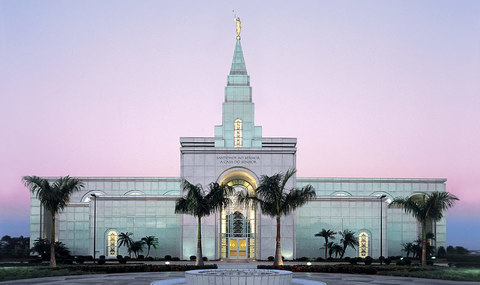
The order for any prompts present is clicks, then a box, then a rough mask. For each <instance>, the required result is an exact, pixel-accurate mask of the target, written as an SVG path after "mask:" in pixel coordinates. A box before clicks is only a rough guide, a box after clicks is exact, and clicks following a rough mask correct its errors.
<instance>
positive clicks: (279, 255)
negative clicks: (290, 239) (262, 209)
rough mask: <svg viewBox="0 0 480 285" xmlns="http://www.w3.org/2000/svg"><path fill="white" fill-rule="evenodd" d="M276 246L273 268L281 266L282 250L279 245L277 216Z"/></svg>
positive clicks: (278, 218)
mask: <svg viewBox="0 0 480 285" xmlns="http://www.w3.org/2000/svg"><path fill="white" fill-rule="evenodd" d="M276 241H277V246H276V248H275V260H274V261H273V266H280V265H283V258H282V248H281V245H280V216H277V238H276Z"/></svg>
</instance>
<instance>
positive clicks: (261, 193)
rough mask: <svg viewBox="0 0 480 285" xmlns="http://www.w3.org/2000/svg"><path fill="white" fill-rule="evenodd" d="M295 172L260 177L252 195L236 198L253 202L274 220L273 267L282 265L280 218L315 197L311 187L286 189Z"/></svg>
mask: <svg viewBox="0 0 480 285" xmlns="http://www.w3.org/2000/svg"><path fill="white" fill-rule="evenodd" d="M295 172H296V170H295V169H289V170H287V172H285V173H277V174H275V175H272V176H267V175H262V176H261V177H260V186H258V188H257V189H256V191H255V194H254V195H250V194H249V193H248V192H246V193H241V194H240V195H239V197H238V198H239V202H240V203H245V204H249V202H253V203H252V204H253V206H254V207H256V205H257V204H260V209H262V213H263V214H265V215H267V216H269V217H272V218H275V219H276V221H277V234H276V239H275V241H276V247H275V257H274V261H273V265H274V266H279V265H283V258H282V249H281V237H280V218H281V217H282V216H286V215H288V214H290V213H291V212H293V211H294V210H295V209H296V208H298V207H300V206H302V205H304V204H305V203H307V202H308V200H310V199H312V198H314V197H315V190H314V189H313V187H312V185H307V186H305V187H303V188H302V189H296V188H292V189H290V190H289V189H286V186H287V182H288V181H289V180H290V178H292V177H293V175H294V174H295Z"/></svg>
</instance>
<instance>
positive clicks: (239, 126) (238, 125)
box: [233, 119, 243, 147]
mask: <svg viewBox="0 0 480 285" xmlns="http://www.w3.org/2000/svg"><path fill="white" fill-rule="evenodd" d="M234 125H235V128H234V145H233V146H234V147H241V146H242V145H243V122H242V120H241V119H236V120H235V124H234Z"/></svg>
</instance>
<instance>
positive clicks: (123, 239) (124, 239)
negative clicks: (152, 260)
mask: <svg viewBox="0 0 480 285" xmlns="http://www.w3.org/2000/svg"><path fill="white" fill-rule="evenodd" d="M131 235H133V233H130V232H126V233H120V234H119V235H118V247H121V246H122V245H123V246H125V247H126V248H127V250H128V255H129V256H130V257H132V251H131V250H130V247H131V246H132V243H133V239H132V238H131Z"/></svg>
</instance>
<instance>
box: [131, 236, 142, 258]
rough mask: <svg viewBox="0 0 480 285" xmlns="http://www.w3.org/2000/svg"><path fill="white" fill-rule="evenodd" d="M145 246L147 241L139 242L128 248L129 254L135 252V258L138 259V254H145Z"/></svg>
mask: <svg viewBox="0 0 480 285" xmlns="http://www.w3.org/2000/svg"><path fill="white" fill-rule="evenodd" d="M144 246H145V241H143V240H137V241H134V242H132V243H131V244H130V246H129V247H128V251H129V252H133V254H135V258H138V254H139V253H142V252H143V247H144Z"/></svg>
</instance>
